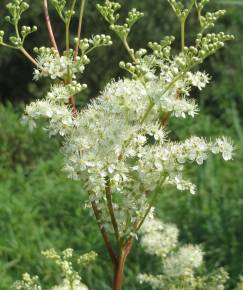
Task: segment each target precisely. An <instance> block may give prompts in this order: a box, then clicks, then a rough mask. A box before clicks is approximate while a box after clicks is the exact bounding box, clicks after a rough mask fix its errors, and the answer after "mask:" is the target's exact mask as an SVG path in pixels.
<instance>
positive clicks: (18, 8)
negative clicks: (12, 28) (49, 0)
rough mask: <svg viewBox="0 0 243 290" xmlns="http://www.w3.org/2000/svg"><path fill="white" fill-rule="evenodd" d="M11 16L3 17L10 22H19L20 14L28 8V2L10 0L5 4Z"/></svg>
mask: <svg viewBox="0 0 243 290" xmlns="http://www.w3.org/2000/svg"><path fill="white" fill-rule="evenodd" d="M6 8H7V9H8V11H9V13H10V15H11V16H7V17H6V18H5V19H6V21H8V22H9V23H11V24H13V25H14V24H16V23H18V22H19V20H20V17H21V15H22V14H23V13H24V12H25V11H26V10H27V9H28V8H29V4H28V3H26V2H24V1H23V0H12V2H10V3H8V4H7V5H6Z"/></svg>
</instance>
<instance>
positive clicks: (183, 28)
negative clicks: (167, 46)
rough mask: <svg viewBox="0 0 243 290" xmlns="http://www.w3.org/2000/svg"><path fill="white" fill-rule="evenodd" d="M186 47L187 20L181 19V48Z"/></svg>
mask: <svg viewBox="0 0 243 290" xmlns="http://www.w3.org/2000/svg"><path fill="white" fill-rule="evenodd" d="M184 47H185V20H181V50H182V51H183V50H184Z"/></svg>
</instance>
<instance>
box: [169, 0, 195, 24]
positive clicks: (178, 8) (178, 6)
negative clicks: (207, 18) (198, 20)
mask: <svg viewBox="0 0 243 290" xmlns="http://www.w3.org/2000/svg"><path fill="white" fill-rule="evenodd" d="M168 2H169V3H170V5H171V7H172V9H173V10H174V12H175V14H176V16H177V17H178V18H179V19H180V20H185V19H186V17H187V16H188V13H189V12H190V10H189V9H187V8H185V7H184V5H183V4H182V3H181V2H180V1H177V0H168Z"/></svg>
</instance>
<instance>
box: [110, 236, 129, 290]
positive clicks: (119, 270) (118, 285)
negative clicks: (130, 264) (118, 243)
mask: <svg viewBox="0 0 243 290" xmlns="http://www.w3.org/2000/svg"><path fill="white" fill-rule="evenodd" d="M131 249H132V239H129V240H128V241H127V243H126V244H125V246H124V247H123V248H122V251H121V255H120V257H119V258H118V263H117V266H116V268H115V277H114V284H113V290H121V289H122V285H123V280H124V269H125V263H126V259H127V257H128V255H129V254H130V252H131Z"/></svg>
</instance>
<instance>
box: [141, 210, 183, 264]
mask: <svg viewBox="0 0 243 290" xmlns="http://www.w3.org/2000/svg"><path fill="white" fill-rule="evenodd" d="M140 232H141V234H142V238H141V245H142V247H143V248H144V249H145V251H146V252H147V253H148V254H150V255H156V256H158V257H160V258H161V259H163V258H165V257H166V256H168V254H169V253H170V252H171V251H172V250H174V249H175V247H176V246H177V243H178V235H179V231H178V229H177V227H176V226H175V225H172V224H165V223H163V222H161V221H160V220H158V219H155V218H154V217H153V209H152V211H151V212H150V215H149V216H148V217H147V218H146V220H145V222H144V224H143V226H142V228H141V230H140Z"/></svg>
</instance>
